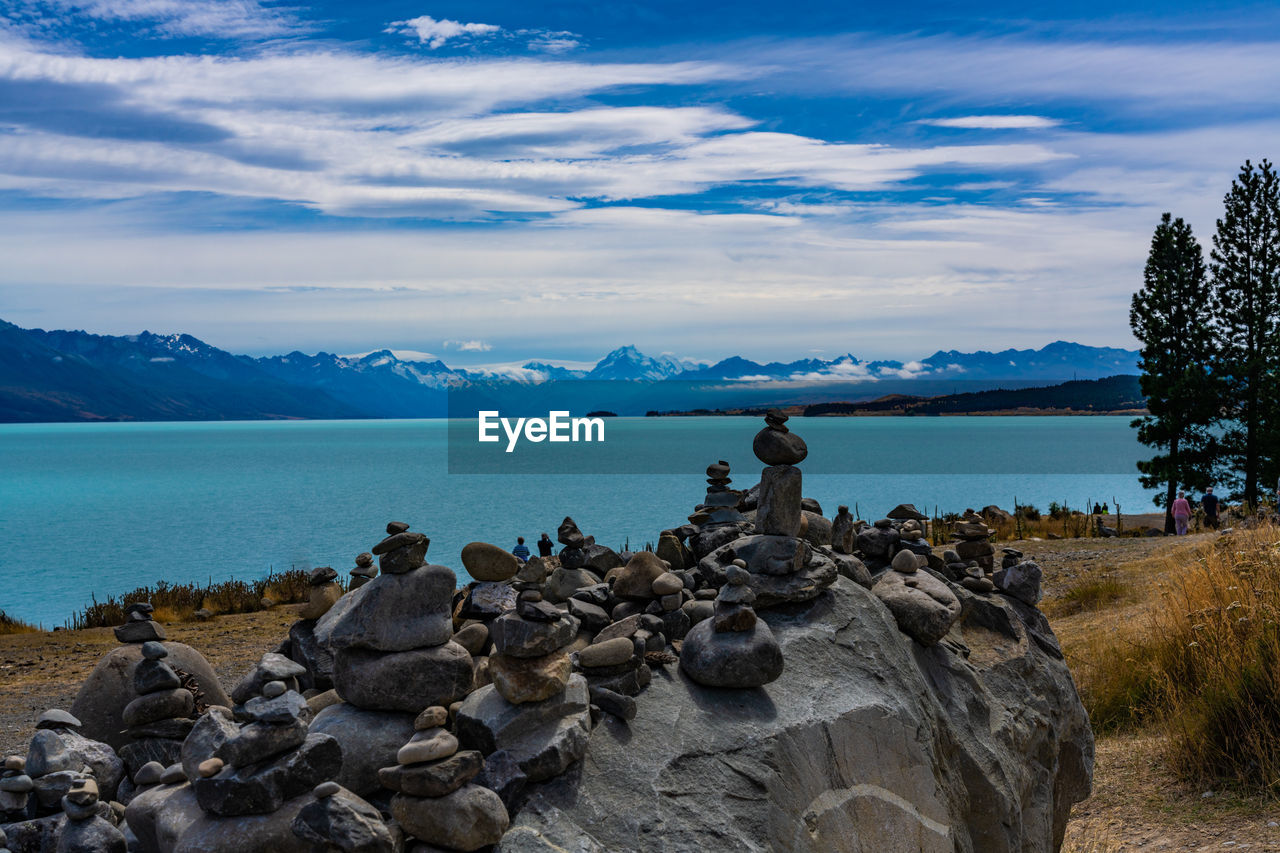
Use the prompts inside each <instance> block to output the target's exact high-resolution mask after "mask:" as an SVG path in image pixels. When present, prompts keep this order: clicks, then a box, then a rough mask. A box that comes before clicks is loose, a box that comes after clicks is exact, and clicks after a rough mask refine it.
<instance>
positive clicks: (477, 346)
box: [444, 340, 493, 352]
mask: <svg viewBox="0 0 1280 853" xmlns="http://www.w3.org/2000/svg"><path fill="white" fill-rule="evenodd" d="M444 348H445V349H454V350H457V351H458V352H488V351H489V350H491V349H493V346H492V344H489V343H487V342H485V341H480V340H470V341H445V342H444Z"/></svg>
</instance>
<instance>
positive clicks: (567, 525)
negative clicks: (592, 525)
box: [542, 516, 622, 604]
mask: <svg viewBox="0 0 1280 853" xmlns="http://www.w3.org/2000/svg"><path fill="white" fill-rule="evenodd" d="M556 538H557V539H558V540H559V542H560V544H561V545H563V546H564V548H562V549H561V551H560V555H559V559H560V565H559V566H558V567H556V568H555V569H553V570H552V572H551V575H550V577H549V578H547V582H546V585H545V586H544V587H543V590H542V591H543V595H544V596H545V597H546V600H547V601H549V602H551V603H552V604H561V603H563V602H564V601H566V600H567V599H568V598H569V597H570V596H571V595H573V593H574V592H576V591H577V590H579V589H583V588H584V587H589V586H595V585H596V584H599V583H600V582H601V574H603V572H601V573H600V574H597V573H596V572H595V571H593V569H594V567H593V566H592V565H591V560H592V555H593V552H595V553H596V554H597V555H598V556H600V557H601V558H602V559H601V560H600V561H599V562H601V563H602V564H603V565H608V567H609V568H610V569H612V568H615V567H616V566H620V565H622V560H621V558H619V557H618V555H617V554H614V553H613V551H610V550H609V549H607V548H605V549H604V550H605V551H608V553H609V554H611V555H612V559H611V558H609V556H608V555H605V554H603V553H602V552H600V551H599V547H600V546H597V545H596V544H595V542H594V540H588V538H587V537H586V536H584V535H583V533H582V531H581V530H579V529H578V525H577V524H576V523H575V522H574V520H573V519H572V518H570V517H568V516H565V519H564V521H562V522H560V527H559V528H557V529H556ZM606 571H607V569H606Z"/></svg>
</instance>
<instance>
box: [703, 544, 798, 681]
mask: <svg viewBox="0 0 1280 853" xmlns="http://www.w3.org/2000/svg"><path fill="white" fill-rule="evenodd" d="M725 574H726V580H727V583H725V585H724V586H722V587H721V588H720V592H719V593H718V594H717V595H716V599H715V605H714V614H713V615H712V617H711V618H710V619H708V620H705V621H702V622H699V623H698V624H697V625H695V626H694V628H693V630H691V631H690V632H689V635H688V636H687V637H686V638H685V640H684V643H683V645H682V646H681V649H680V669H682V670H683V671H684V672H685V674H686V675H688V676H689V677H690V678H692V679H693V680H694V681H696V682H698V683H699V684H702V685H704V686H707V687H734V688H750V687H760V686H761V685H764V684H768V683H769V682H770V681H773V680H774V679H776V678H777V677H778V676H780V675H782V667H783V660H782V649H781V648H780V647H779V646H778V641H777V640H776V639H775V638H774V636H773V631H772V630H770V628H769V626H768V625H767V624H765V622H764V621H763V620H761V619H759V618H758V617H757V616H756V612H755V610H753V609H752V607H751V604H752V602H754V601H755V598H756V596H755V593H753V592H752V591H751V573H750V572H749V571H747V564H746V562H744V561H743V560H734V561H733V563H731V564H730V565H729V568H728V569H727V571H726V573H725Z"/></svg>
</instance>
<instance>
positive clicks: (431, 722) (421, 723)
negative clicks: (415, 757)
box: [413, 705, 449, 732]
mask: <svg viewBox="0 0 1280 853" xmlns="http://www.w3.org/2000/svg"><path fill="white" fill-rule="evenodd" d="M447 722H449V709H448V708H445V707H443V706H441V705H432V706H431V707H430V708H427V709H426V710H425V711H423V712H422V713H421V714H419V715H418V719H416V720H414V721H413V727H414V728H415V729H417V730H418V731H420V732H424V731H426V730H427V729H438V728H440V727H441V726H443V725H444V724H445V723H447Z"/></svg>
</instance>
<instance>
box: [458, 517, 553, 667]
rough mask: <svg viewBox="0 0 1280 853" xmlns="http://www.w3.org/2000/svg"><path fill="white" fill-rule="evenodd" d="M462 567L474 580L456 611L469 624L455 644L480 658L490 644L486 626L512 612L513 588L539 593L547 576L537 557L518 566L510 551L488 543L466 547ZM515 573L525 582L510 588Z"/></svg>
mask: <svg viewBox="0 0 1280 853" xmlns="http://www.w3.org/2000/svg"><path fill="white" fill-rule="evenodd" d="M535 561H536V562H535ZM530 563H532V564H533V565H529V564H530ZM462 567H463V568H464V569H466V571H467V574H469V575H471V577H472V578H474V580H473V581H472V582H471V583H469V584H467V591H466V595H465V597H464V598H463V600H462V604H461V606H460V607H459V608H458V611H457V614H458V615H459V616H461V617H463V618H464V619H466V620H468V621H467V622H466V623H464V624H463V626H462V628H461V630H459V632H458V634H457V635H455V636H454V641H455V642H457V643H458V644H459V645H461V646H462V647H463V648H465V649H466V650H467V651H469V652H471V654H472V655H473V656H475V657H480V656H482V655H484V654H485V650H486V649H487V647H488V645H489V629H488V623H489V622H491V621H492V620H494V619H496V618H497V617H499V616H501V615H502V614H504V613H508V612H510V611H512V610H515V607H516V589H514V588H513V586H517V587H519V588H521V589H535V590H541V589H542V582H543V581H544V580H546V574H547V573H546V569H545V568H544V567H543V564H542V561H541V560H540V559H539V558H537V557H534V558H532V559H531V560H529V561H528V563H525V564H524V565H521V563H520V561H519V560H517V559H516V557H515V555H514V554H512V553H511V552H510V551H508V550H506V549H505V548H499V547H498V546H497V545H490V544H489V543H488V542H472V543H470V544H468V545H466V546H465V547H464V548H463V549H462ZM517 573H519V575H520V576H521V577H522V578H524V580H523V581H520V580H517V582H516V584H514V585H513V584H512V583H511V580H512V578H515V577H516V575H517ZM476 671H477V673H480V672H481V671H482V667H480V666H478V667H477V670H476Z"/></svg>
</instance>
